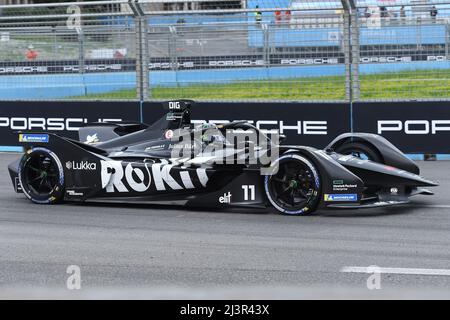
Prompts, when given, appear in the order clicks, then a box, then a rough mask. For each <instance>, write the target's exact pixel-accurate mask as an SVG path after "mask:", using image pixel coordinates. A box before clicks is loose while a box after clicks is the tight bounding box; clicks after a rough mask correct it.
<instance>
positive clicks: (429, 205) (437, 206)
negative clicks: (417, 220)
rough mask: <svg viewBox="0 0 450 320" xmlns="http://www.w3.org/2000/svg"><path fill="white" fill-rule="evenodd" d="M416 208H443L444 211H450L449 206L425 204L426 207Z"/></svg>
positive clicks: (419, 206)
mask: <svg viewBox="0 0 450 320" xmlns="http://www.w3.org/2000/svg"><path fill="white" fill-rule="evenodd" d="M414 207H417V208H443V209H448V208H450V205H449V204H425V205H420V204H419V205H414Z"/></svg>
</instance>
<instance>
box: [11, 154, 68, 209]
mask: <svg viewBox="0 0 450 320" xmlns="http://www.w3.org/2000/svg"><path fill="white" fill-rule="evenodd" d="M20 180H21V181H20V183H21V185H22V188H23V190H24V193H25V194H26V195H27V196H28V198H30V199H31V200H33V201H35V202H42V203H47V202H49V201H50V200H51V198H52V195H53V194H54V192H55V190H57V189H58V187H59V185H60V183H61V171H60V166H59V164H58V163H57V161H56V160H55V158H54V157H53V156H52V154H51V153H49V152H47V151H45V150H41V149H34V150H33V152H31V153H30V154H28V155H27V157H26V159H25V162H24V163H23V166H22V168H21V173H20Z"/></svg>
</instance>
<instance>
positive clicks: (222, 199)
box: [219, 191, 231, 204]
mask: <svg viewBox="0 0 450 320" xmlns="http://www.w3.org/2000/svg"><path fill="white" fill-rule="evenodd" d="M219 202H220V203H222V204H225V203H231V192H230V191H228V193H226V192H225V193H224V194H223V196H221V197H220V198H219Z"/></svg>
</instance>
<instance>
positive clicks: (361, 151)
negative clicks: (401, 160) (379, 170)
mask: <svg viewBox="0 0 450 320" xmlns="http://www.w3.org/2000/svg"><path fill="white" fill-rule="evenodd" d="M335 151H336V152H337V153H340V154H344V155H353V156H355V157H357V158H360V159H362V160H370V161H373V162H378V163H383V159H382V158H381V156H380V154H379V153H378V151H377V150H376V149H375V148H374V147H371V146H369V145H367V144H365V143H361V142H344V144H342V145H341V146H339V147H338V148H336V150H335Z"/></svg>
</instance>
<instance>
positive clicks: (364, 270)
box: [341, 266, 450, 276]
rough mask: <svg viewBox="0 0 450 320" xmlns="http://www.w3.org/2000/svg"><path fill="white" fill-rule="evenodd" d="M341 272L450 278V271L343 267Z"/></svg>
mask: <svg viewBox="0 0 450 320" xmlns="http://www.w3.org/2000/svg"><path fill="white" fill-rule="evenodd" d="M341 272H351V273H390V274H414V275H424V276H450V270H449V269H415V268H381V267H374V266H372V267H343V268H342V269H341Z"/></svg>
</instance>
